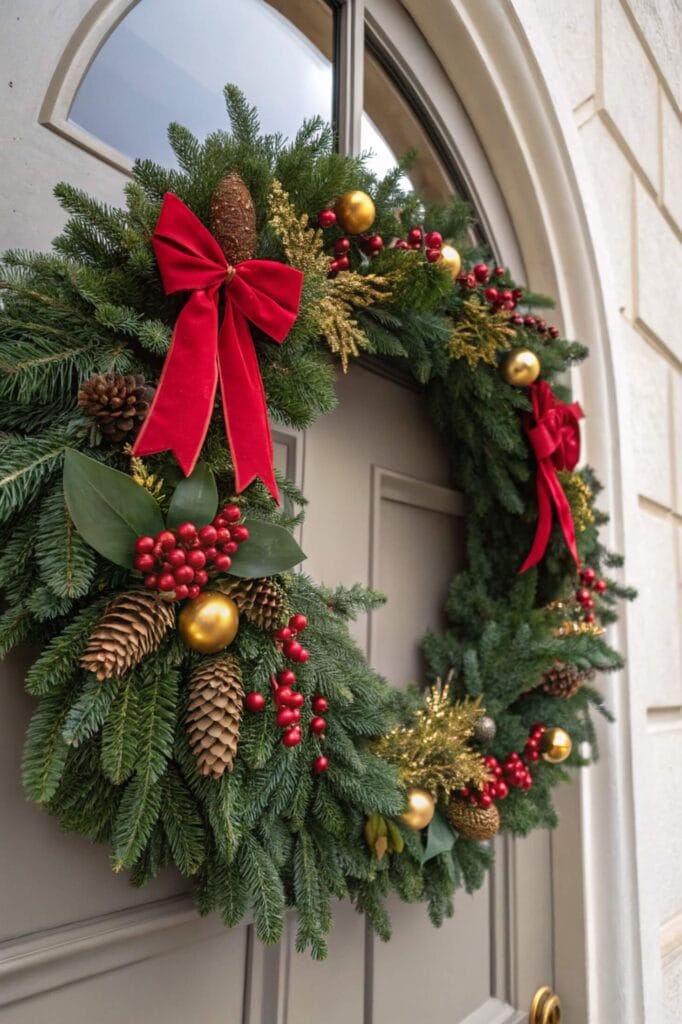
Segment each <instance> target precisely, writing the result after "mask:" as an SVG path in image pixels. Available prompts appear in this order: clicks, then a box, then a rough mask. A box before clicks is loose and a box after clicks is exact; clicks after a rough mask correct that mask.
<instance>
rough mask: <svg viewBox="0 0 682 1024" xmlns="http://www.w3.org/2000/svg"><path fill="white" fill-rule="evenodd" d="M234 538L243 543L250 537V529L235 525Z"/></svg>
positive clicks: (233, 528)
mask: <svg viewBox="0 0 682 1024" xmlns="http://www.w3.org/2000/svg"><path fill="white" fill-rule="evenodd" d="M230 532H231V533H232V540H236V542H237V544H243V543H244V541H245V540H248V539H249V531H248V528H247V527H246V526H233V527H232V530H231V531H230Z"/></svg>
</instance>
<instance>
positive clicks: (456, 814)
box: [446, 794, 500, 842]
mask: <svg viewBox="0 0 682 1024" xmlns="http://www.w3.org/2000/svg"><path fill="white" fill-rule="evenodd" d="M446 813H447V818H448V821H449V822H450V824H451V825H452V827H453V828H454V829H455V831H457V832H459V834H460V835H461V836H464V838H465V839H476V840H478V842H483V841H484V840H486V839H492V838H493V836H496V835H497V833H498V832H499V831H500V812H499V811H498V809H497V807H496V806H495V804H491V805H490V807H478V806H476V805H473V804H470V803H467V801H466V800H462V799H460V798H459V797H457V796H455V795H454V794H453V795H452V796H451V797H450V802H449V804H448V808H447V812H446Z"/></svg>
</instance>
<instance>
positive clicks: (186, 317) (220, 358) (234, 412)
mask: <svg viewBox="0 0 682 1024" xmlns="http://www.w3.org/2000/svg"><path fill="white" fill-rule="evenodd" d="M152 243H153V245H154V251H155V253H156V259H157V261H158V264H159V271H160V273H161V279H162V281H163V286H164V289H165V291H166V294H167V295H170V294H171V293H173V292H180V291H188V292H190V295H189V298H188V299H187V302H186V303H185V305H184V306H183V308H182V310H181V312H180V315H179V317H178V319H177V321H176V324H175V329H174V331H173V338H172V340H171V346H170V350H169V352H168V355H167V357H166V362H165V363H164V366H163V370H162V372H161V378H160V380H159V386H158V388H157V390H156V395H155V396H154V401H153V402H152V405H151V408H150V410H149V414H148V415H147V418H146V420H145V421H144V423H143V424H142V429H141V430H140V433H139V435H138V437H137V440H136V441H135V445H134V448H133V451H134V453H135V455H153V454H155V453H156V452H162V451H166V450H168V449H170V450H171V451H172V452H173V453H174V454H175V457H176V458H177V460H178V463H179V464H180V467H181V468H182V470H183V472H184V474H185V476H189V474H190V473H191V472H192V470H193V469H194V466H195V465H196V461H197V459H198V458H199V453H200V452H201V446H202V445H203V443H204V438H205V437H206V432H207V430H208V425H209V423H210V420H211V415H212V412H213V403H214V400H215V393H216V387H217V384H218V380H219V379H220V390H221V393H222V399H223V411H224V414H225V424H226V427H227V436H228V439H229V443H230V449H231V451H232V459H233V462H234V471H235V483H236V489H237V491H238V492H239V491H243V490H244V488H245V487H248V485H249V484H250V483H251V481H252V480H254V479H255V478H256V477H257V476H259V477H260V478H261V480H262V481H263V483H264V484H265V486H266V487H267V489H268V490H269V491H270V493H271V494H272V496H273V498H274V499H275V501H276V502H277V503H278V504H279V494H278V491H277V484H276V483H275V474H274V468H273V453H272V436H271V434H270V425H269V423H268V410H267V405H266V401H265V392H264V390H263V381H262V380H261V375H260V370H259V368H258V359H257V357H256V350H255V348H254V344H253V338H252V337H251V332H250V330H249V325H248V323H247V320H250V321H251V323H252V324H255V325H256V327H259V328H260V329H261V330H262V331H264V332H265V333H266V334H267V335H268V336H269V337H270V338H272V339H273V340H274V341H276V342H278V343H281V342H282V341H284V339H285V338H286V336H287V334H288V333H289V331H290V329H291V327H292V325H293V323H294V321H295V320H296V317H297V316H298V306H299V302H300V298H301V288H302V286H303V274H302V273H301V271H300V270H295V269H294V268H293V267H288V266H286V265H284V264H283V263H274V262H272V261H271V260H245V261H244V262H243V263H238V264H237V265H236V266H235V267H232V266H230V265H229V263H228V262H227V260H226V259H225V256H224V255H223V252H222V249H221V248H220V246H219V245H218V243H217V242H216V240H215V238H214V237H213V235H212V234H211V233H210V231H208V230H207V229H206V228H205V227H204V225H203V224H202V223H201V221H200V220H199V219H198V218H197V217H195V215H194V214H193V213H192V211H191V210H189V209H188V208H187V207H186V206H185V204H184V203H183V202H182V200H181V199H178V197H177V196H176V195H173V193H172V192H167V193H166V195H165V197H164V200H163V205H162V207H161V213H160V215H159V220H158V223H157V225H156V229H155V231H154V236H153V238H152ZM222 288H224V289H225V314H224V316H223V322H222V324H220V325H219V324H218V304H219V301H220V292H221V289H222Z"/></svg>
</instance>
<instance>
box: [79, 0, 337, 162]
mask: <svg viewBox="0 0 682 1024" xmlns="http://www.w3.org/2000/svg"><path fill="white" fill-rule="evenodd" d="M332 53H333V17H332V13H331V10H330V8H329V6H328V5H327V4H326V3H325V2H324V0H271V2H266V0H190V2H188V0H140V2H139V3H138V4H137V5H136V6H135V7H134V8H133V9H132V10H131V11H130V13H129V14H128V15H127V16H126V17H125V18H124V19H123V21H122V22H121V24H120V25H118V27H117V28H116V29H115V30H114V31H113V32H112V34H111V35H110V36H109V38H108V39H107V41H106V43H105V44H104V46H103V47H102V49H101V50H100V51H99V53H98V54H97V56H96V57H95V60H94V61H93V63H92V65H91V67H90V68H89V70H88V72H87V74H86V76H85V78H84V79H83V82H82V83H81V86H80V88H79V90H78V93H77V95H76V97H75V100H74V102H73V104H72V107H71V111H70V114H69V118H70V120H71V121H73V122H75V123H76V124H77V125H79V126H80V127H81V128H85V129H86V130H87V131H89V132H91V133H92V134H93V135H95V136H96V137H97V138H99V139H101V140H102V141H103V142H106V143H108V144H109V145H110V146H113V147H114V148H115V149H118V150H119V151H120V152H122V153H125V154H126V155H127V156H130V157H134V156H147V157H151V158H152V159H155V160H158V161H160V162H162V163H166V164H170V163H172V161H173V155H172V152H171V149H170V147H169V145H168V143H167V141H166V128H167V126H168V123H169V122H170V121H179V122H180V124H183V125H185V126H186V127H187V128H189V129H190V130H191V131H193V132H194V133H195V134H196V135H198V136H199V137H200V138H203V137H204V136H205V135H206V134H207V133H208V132H211V131H215V130H216V129H219V128H222V127H223V126H224V124H225V105H224V102H223V95H222V90H223V86H224V85H225V83H226V82H233V83H235V84H236V85H238V86H239V87H240V89H242V91H243V92H244V93H245V95H246V97H247V100H248V102H249V103H252V104H255V105H256V106H257V107H258V110H259V114H260V117H261V124H262V126H263V129H264V130H265V131H267V132H282V133H283V134H284V135H292V134H293V133H294V132H296V130H297V129H298V128H299V126H300V123H301V121H302V120H303V118H305V117H312V116H313V115H314V114H319V115H320V116H321V117H323V118H324V119H325V120H326V121H330V120H331V116H332Z"/></svg>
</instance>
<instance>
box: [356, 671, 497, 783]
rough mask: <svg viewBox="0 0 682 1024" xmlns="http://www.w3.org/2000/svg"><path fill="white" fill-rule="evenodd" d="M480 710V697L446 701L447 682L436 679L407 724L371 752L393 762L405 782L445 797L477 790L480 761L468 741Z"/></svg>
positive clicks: (483, 774)
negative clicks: (422, 702) (471, 787)
mask: <svg viewBox="0 0 682 1024" xmlns="http://www.w3.org/2000/svg"><path fill="white" fill-rule="evenodd" d="M484 714H485V710H484V708H482V707H481V703H480V700H478V699H477V700H473V701H472V700H466V701H462V702H461V703H457V704H453V703H452V702H451V701H450V686H449V682H446V683H445V684H443V683H442V682H441V681H440V680H438V681H437V682H436V684H435V685H434V686H432V687H431V689H430V690H429V692H428V693H427V695H426V698H425V701H424V707H423V708H420V710H419V711H417V712H416V713H415V716H414V719H415V720H414V724H413V725H412V726H410V727H409V728H405V727H402V726H396V727H395V728H394V729H392V730H391V731H390V732H389V733H387V735H386V736H383V737H382V738H381V739H380V740H379V741H378V743H376V744H375V746H374V748H373V749H374V752H375V753H376V754H378V755H379V757H383V758H384V760H386V761H388V762H390V763H391V764H394V765H396V767H397V768H398V769H399V771H400V777H401V781H402V782H403V784H404V785H405V786H423V787H424V789H428V790H429V792H430V793H432V794H433V795H434V796H436V795H437V796H439V797H442V798H443V799H445V800H447V799H448V798H449V795H450V793H451V792H452V791H453V790H455V789H461V788H462V787H463V786H467V785H470V786H473V787H474V788H476V789H481V788H482V787H483V785H484V784H485V782H486V781H487V779H488V769H487V768H486V766H485V764H484V763H483V759H482V757H481V755H480V753H478V751H476V750H475V749H474V748H473V747H471V746H470V745H469V741H470V740H471V739H472V738H473V734H474V727H475V725H476V723H477V722H478V720H479V719H480V718H481V717H482V716H483V715H484Z"/></svg>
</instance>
